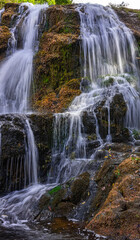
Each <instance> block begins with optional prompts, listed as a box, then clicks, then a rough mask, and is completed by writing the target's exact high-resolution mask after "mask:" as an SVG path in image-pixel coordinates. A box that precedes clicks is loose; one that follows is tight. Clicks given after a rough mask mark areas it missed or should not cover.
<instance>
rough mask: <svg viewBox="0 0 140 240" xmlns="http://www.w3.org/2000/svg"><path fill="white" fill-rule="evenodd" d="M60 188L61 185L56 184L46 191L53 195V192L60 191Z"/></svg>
mask: <svg viewBox="0 0 140 240" xmlns="http://www.w3.org/2000/svg"><path fill="white" fill-rule="evenodd" d="M60 189H61V185H59V186H56V187H55V188H53V189H51V190H50V191H49V192H48V193H49V194H50V195H53V194H54V193H57V192H58V191H60Z"/></svg>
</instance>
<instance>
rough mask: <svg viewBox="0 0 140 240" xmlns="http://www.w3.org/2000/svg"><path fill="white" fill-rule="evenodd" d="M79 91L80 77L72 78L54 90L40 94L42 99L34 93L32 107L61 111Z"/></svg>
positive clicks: (42, 110) (40, 109) (46, 110)
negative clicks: (34, 98) (34, 97)
mask: <svg viewBox="0 0 140 240" xmlns="http://www.w3.org/2000/svg"><path fill="white" fill-rule="evenodd" d="M80 93H81V91H80V79H79V78H78V79H72V80H70V81H68V82H67V83H66V84H64V85H62V87H59V89H57V90H56V92H54V91H53V92H50V93H48V94H45V95H43V96H42V99H41V97H40V99H38V98H39V96H40V95H39V96H37V95H36V100H35V102H34V105H33V106H34V108H35V109H37V110H38V111H40V112H63V111H65V110H66V109H67V108H68V107H69V105H70V103H71V102H72V100H73V99H74V98H75V97H76V96H78V95H79V94H80Z"/></svg>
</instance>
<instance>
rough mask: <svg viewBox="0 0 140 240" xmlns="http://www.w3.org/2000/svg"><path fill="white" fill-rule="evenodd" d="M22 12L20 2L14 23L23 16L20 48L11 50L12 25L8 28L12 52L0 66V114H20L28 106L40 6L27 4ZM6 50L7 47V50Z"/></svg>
mask: <svg viewBox="0 0 140 240" xmlns="http://www.w3.org/2000/svg"><path fill="white" fill-rule="evenodd" d="M27 6H28V10H26V14H25V12H24V11H23V7H24V4H22V5H21V7H20V10H19V13H20V18H19V19H18V20H17V24H18V23H19V21H20V20H21V18H22V19H23V24H22V31H21V32H22V36H21V37H22V39H23V42H24V44H23V49H21V50H15V48H16V38H15V36H14V33H15V29H16V27H17V25H16V26H15V27H13V28H12V29H11V33H12V41H11V43H12V44H11V49H12V50H11V52H13V54H12V55H10V56H9V57H8V59H7V60H6V62H4V63H3V64H2V65H1V67H0V76H1V78H0V113H15V112H18V113H24V112H27V110H28V108H29V97H30V90H31V82H32V70H33V69H32V68H33V63H32V62H33V56H34V53H35V47H36V46H37V41H38V24H39V14H40V11H41V10H42V9H43V8H46V6H44V5H37V6H33V5H32V4H27ZM8 52H9V50H8Z"/></svg>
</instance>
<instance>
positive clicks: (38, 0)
mask: <svg viewBox="0 0 140 240" xmlns="http://www.w3.org/2000/svg"><path fill="white" fill-rule="evenodd" d="M23 2H30V3H33V4H43V3H48V4H49V5H55V4H58V5H65V4H72V2H73V0H2V1H1V2H0V8H2V7H3V6H4V5H5V4H6V3H23Z"/></svg>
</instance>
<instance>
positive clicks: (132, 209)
mask: <svg viewBox="0 0 140 240" xmlns="http://www.w3.org/2000/svg"><path fill="white" fill-rule="evenodd" d="M109 168H110V169H109ZM139 168H140V158H139V157H138V156H137V155H135V154H132V155H131V156H130V157H129V158H127V159H126V160H124V161H123V162H122V163H121V164H119V166H117V167H115V168H114V170H111V164H110V163H109V162H108V161H106V162H105V163H104V165H103V167H102V168H101V170H100V171H99V172H98V174H97V176H96V181H97V182H98V184H99V185H100V184H101V182H102V184H103V183H104V186H103V185H102V184H101V185H100V187H101V186H102V188H101V191H102V195H103V198H104V192H106V188H107V190H109V188H111V190H110V192H109V194H108V195H107V198H106V200H105V202H104V203H103V205H102V207H101V208H100V209H99V211H98V213H97V214H96V215H95V216H94V218H93V219H92V220H91V221H90V223H89V224H88V225H87V228H88V229H91V230H94V231H95V232H97V233H100V234H104V235H111V236H112V237H114V238H115V239H121V236H122V237H123V236H125V237H128V238H127V239H139V237H140V229H139V228H140V226H139V222H140V195H139V192H140V175H139V174H140V172H139ZM108 170H109V171H108ZM107 172H110V174H109V175H110V178H109V179H108V180H109V181H105V180H107V176H108V175H107ZM111 172H112V174H111ZM104 177H105V179H104ZM99 195H100V194H99V193H98V197H99ZM96 197H97V195H96ZM98 200H99V198H98ZM94 201H95V200H94ZM98 203H101V202H100V201H99V202H98ZM94 204H95V202H94Z"/></svg>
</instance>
